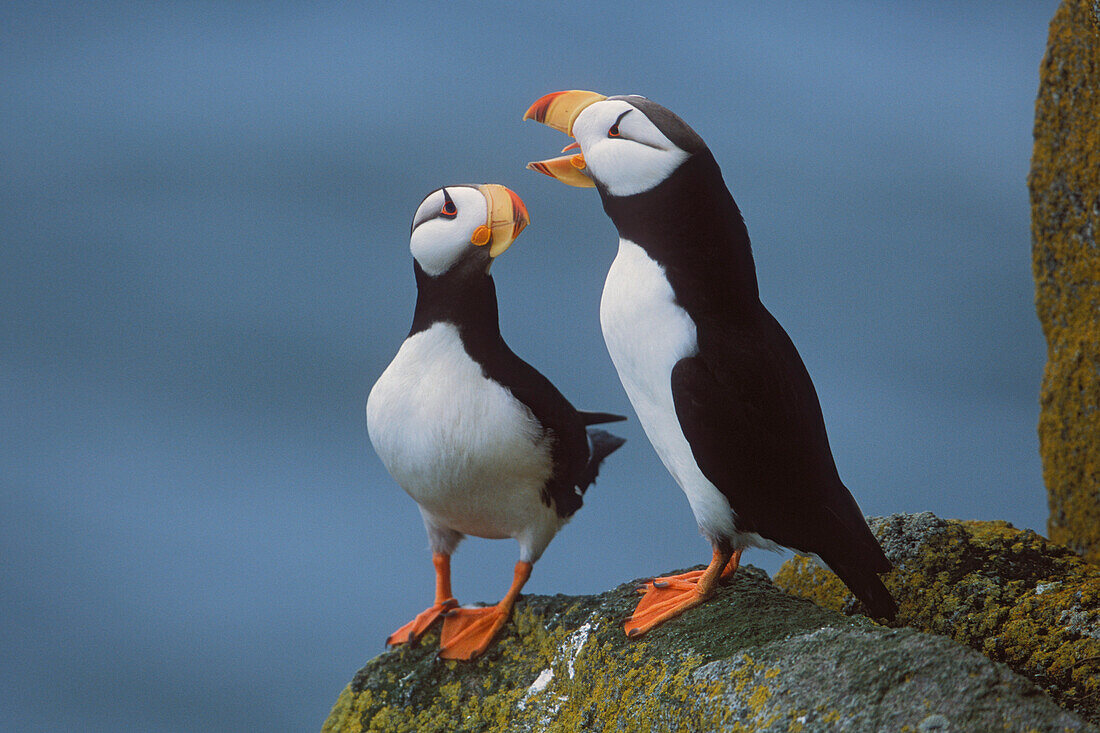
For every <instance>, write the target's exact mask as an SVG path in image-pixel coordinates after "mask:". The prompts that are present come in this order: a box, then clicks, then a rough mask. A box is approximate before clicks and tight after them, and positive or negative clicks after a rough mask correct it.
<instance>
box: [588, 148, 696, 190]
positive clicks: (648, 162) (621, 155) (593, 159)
mask: <svg viewBox="0 0 1100 733" xmlns="http://www.w3.org/2000/svg"><path fill="white" fill-rule="evenodd" d="M687 157H688V154H687V153H685V152H684V151H683V150H680V149H679V148H676V147H671V149H666V150H658V149H656V148H652V147H649V146H648V145H642V144H641V143H636V142H632V141H629V140H612V139H608V140H601V141H599V142H597V143H595V144H594V145H592V146H590V148H589V149H587V150H585V151H584V159H585V161H586V162H587V163H588V170H589V173H590V174H591V175H592V176H593V177H594V178H595V179H596V180H598V181H599V182H600V183H602V184H603V185H604V186H605V187H606V188H607V190H608V192H609V193H610V194H611V195H613V196H633V195H634V194H637V193H642V192H643V191H648V190H649V189H651V188H653V187H654V186H656V185H657V184H658V183H660V182H661V181H663V180H665V179H666V178H668V177H669V175H671V174H672V172H673V171H674V170H676V169H677V168H679V167H680V164H681V163H683V162H684V160H686V159H687Z"/></svg>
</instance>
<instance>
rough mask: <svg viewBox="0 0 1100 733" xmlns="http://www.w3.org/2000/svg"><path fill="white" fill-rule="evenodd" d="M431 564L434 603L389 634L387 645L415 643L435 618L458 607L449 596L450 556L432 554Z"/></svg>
mask: <svg viewBox="0 0 1100 733" xmlns="http://www.w3.org/2000/svg"><path fill="white" fill-rule="evenodd" d="M432 564H433V565H435V603H434V604H433V605H431V606H429V607H428V608H427V609H425V610H424V611H421V612H420V613H419V614H417V616H416V618H414V619H413V620H412V621H410V622H409V623H407V624H405V625H404V626H402V627H401V628H400V629H398V630H397V631H395V632H393V633H392V634H390V635H389V637H388V638H387V639H386V643H387V644H390V645H393V646H396V645H398V644H407V643H409V642H412V641H416V640H417V639H419V638H420V636H421V635H422V634H423V633H424V632H425V631H427V630H428V627H429V626H431V625H432V624H433V623H435V620H436V619H437V618H439V617H440V616H441V615H442V614H443V613H444V612H446V611H448V610H450V609H452V608H454V607H455V606H457V605H458V601H456V600H455V598H454V596H453V595H452V594H451V556H450V555H444V554H443V553H441V552H436V553H434V554H432Z"/></svg>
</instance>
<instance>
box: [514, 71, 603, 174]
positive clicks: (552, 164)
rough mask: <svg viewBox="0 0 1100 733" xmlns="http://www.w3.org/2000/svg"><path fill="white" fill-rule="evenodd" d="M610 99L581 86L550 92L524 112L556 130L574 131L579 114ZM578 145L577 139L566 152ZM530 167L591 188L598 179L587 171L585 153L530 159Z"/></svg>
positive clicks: (567, 132) (569, 132)
mask: <svg viewBox="0 0 1100 733" xmlns="http://www.w3.org/2000/svg"><path fill="white" fill-rule="evenodd" d="M604 99H607V97H605V96H604V95H602V94H597V93H596V92H586V91H584V90H582V89H573V90H570V91H567V92H551V93H550V94H547V95H546V96H544V97H541V98H540V99H539V100H538V101H536V102H535V103H534V104H532V105H531V106H530V107H529V108H528V109H527V112H526V113H525V114H524V115H523V119H525V120H534V121H535V122H541V123H542V124H544V125H547V126H548V127H553V128H554V129H555V130H560V131H561V132H564V133H565V134H566V135H569V136H572V135H573V123H574V122H575V121H576V119H577V116H578V115H580V113H581V112H582V111H583V110H584V108H585V107H588V106H589V105H591V104H595V103H596V102H600V101H603V100H604ZM575 147H579V146H578V145H577V143H576V142H574V143H572V144H571V145H567V146H566V147H565V150H562V152H563V153H565V152H568V151H569V150H572V149H574V148H575ZM527 167H528V168H529V169H531V170H533V171H538V172H539V173H544V174H546V175H548V176H550V177H551V178H556V179H558V180H559V181H561V182H562V183H564V184H566V185H569V186H579V187H582V188H591V187H593V186H595V185H596V184H595V182H594V181H593V180H592V178H591V176H589V175H588V174H587V173H585V168H586V167H587V165H586V163H585V162H584V155H582V154H581V153H577V154H576V155H563V156H560V157H557V158H550V159H548V160H539V161H535V162H533V163H528V164H527Z"/></svg>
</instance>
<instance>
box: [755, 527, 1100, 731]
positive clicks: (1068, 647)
mask: <svg viewBox="0 0 1100 733" xmlns="http://www.w3.org/2000/svg"><path fill="white" fill-rule="evenodd" d="M869 522H870V524H871V529H872V530H873V531H874V533H875V536H877V537H878V539H879V542H880V543H881V544H882V548H883V549H884V550H885V551H886V555H887V557H889V558H890V560H891V562H893V563H894V570H893V571H892V572H891V573H889V574H888V575H886V576H884V577H883V581H884V582H885V583H886V586H887V587H888V588H889V589H890V592H891V593H893V594H894V598H896V599H897V601H898V606H899V613H898V619H897V622H898V623H899V624H904V625H905V626H909V627H912V628H914V629H919V630H921V631H930V632H933V633H936V634H943V635H944V636H949V637H951V638H952V639H954V640H955V641H958V642H960V643H962V644H965V645H967V646H969V647H971V648H973V649H976V650H978V651H980V652H982V653H983V654H985V655H986V656H988V657H989V658H990V659H993V660H995V661H998V662H1004V663H1005V664H1007V665H1008V666H1009V667H1011V668H1012V669H1013V670H1015V671H1016V672H1019V673H1020V674H1022V675H1024V676H1026V677H1028V678H1029V679H1030V680H1031V681H1032V682H1034V683H1035V684H1037V685H1038V686H1039V687H1041V688H1043V689H1044V690H1045V691H1046V692H1047V693H1049V694H1050V696H1051V697H1053V698H1054V699H1055V700H1057V701H1058V702H1059V703H1060V704H1061V705H1063V706H1065V707H1067V708H1069V709H1071V710H1074V711H1076V712H1077V713H1079V714H1080V715H1081V716H1082V717H1084V718H1086V719H1087V720H1091V721H1092V722H1093V723H1100V567H1097V566H1096V565H1093V564H1091V563H1088V562H1085V561H1084V560H1082V559H1081V557H1080V556H1078V555H1076V554H1075V553H1073V552H1072V551H1071V550H1069V549H1067V548H1065V547H1062V546H1060V545H1055V544H1053V543H1051V542H1050V541H1048V540H1046V539H1045V538H1043V537H1042V536H1040V535H1038V534H1036V533H1035V532H1032V531H1030V530H1019V529H1015V528H1014V527H1013V526H1012V525H1011V524H1009V523H1007V522H959V521H950V520H944V519H940V518H939V517H937V516H935V515H934V514H929V513H927V512H925V513H922V514H895V515H893V516H890V517H885V518H871V519H870V520H869ZM775 582H776V584H777V585H778V586H779V587H780V588H782V589H784V590H786V591H787V592H789V593H793V594H795V595H799V596H802V597H805V598H809V599H811V600H813V601H815V602H816V603H818V604H820V605H821V606H824V607H826V608H830V609H834V610H837V611H841V612H843V613H853V612H854V611H855V609H856V606H857V601H856V600H855V598H853V597H852V596H851V594H849V593H848V590H847V589H846V588H845V587H844V585H843V584H842V583H841V582H840V581H839V580H838V579H837V577H836V576H835V575H833V574H832V573H830V572H829V571H827V570H824V569H823V568H821V567H820V566H818V565H817V564H816V563H814V562H813V561H812V560H810V559H808V558H795V559H794V560H790V561H788V562H787V563H785V564H784V565H783V567H782V568H780V570H779V572H778V573H776V576H775Z"/></svg>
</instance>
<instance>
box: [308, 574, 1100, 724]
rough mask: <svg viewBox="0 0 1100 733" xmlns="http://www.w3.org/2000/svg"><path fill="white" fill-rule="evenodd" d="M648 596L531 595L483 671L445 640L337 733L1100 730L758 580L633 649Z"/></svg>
mask: <svg viewBox="0 0 1100 733" xmlns="http://www.w3.org/2000/svg"><path fill="white" fill-rule="evenodd" d="M636 585H637V583H627V584H625V585H622V586H619V587H618V588H615V589H613V590H611V591H608V592H606V593H603V594H600V595H596V596H579V597H570V596H560V595H559V596H526V597H524V598H522V599H521V600H520V602H519V603H518V604H517V607H516V611H515V613H514V615H513V619H512V621H511V622H510V623H509V625H508V626H507V627H506V629H505V630H504V632H503V633H502V635H501V636H500V638H499V639H498V640H497V642H496V644H495V645H494V646H493V647H492V648H490V650H489V652H488V653H487V654H486V655H485V656H484V657H483V658H481V659H479V660H477V661H474V662H468V663H460V662H448V661H441V660H439V659H437V658H436V656H435V648H436V646H437V645H438V634H437V633H435V632H430V633H429V634H428V635H426V636H425V638H424V639H423V640H422V643H421V644H420V645H418V646H415V647H408V648H400V649H397V650H394V651H388V652H385V653H383V654H381V655H380V656H378V657H376V658H375V659H373V660H371V661H370V662H368V663H367V665H366V666H365V667H364V668H363V669H362V670H360V672H359V673H358V674H357V675H356V676H355V678H354V679H353V680H352V682H351V684H349V685H348V687H347V688H346V689H345V690H344V691H343V693H342V694H341V695H340V697H339V699H338V700H337V702H336V705H335V706H334V707H333V710H332V713H331V714H330V716H329V719H328V720H327V721H326V722H325V724H324V728H323V730H324V731H326V732H335V731H363V730H386V731H391V730H392V731H418V732H425V733H427V732H430V731H542V730H548V731H570V732H572V731H681V730H689V731H696V730H698V731H747V730H769V731H800V730H801V731H818V730H853V731H862V730H868V731H878V730H882V731H900V730H911V731H918V730H937V731H947V730H955V731H960V730H998V731H1005V730H1007V731H1033V730H1037V731H1097V730H1098V729H1097V728H1095V727H1093V726H1091V725H1090V724H1089V723H1087V722H1086V721H1084V720H1082V719H1081V718H1079V717H1077V716H1076V715H1075V714H1073V713H1071V712H1068V711H1066V710H1064V709H1062V708H1060V707H1058V705H1057V704H1055V703H1054V702H1053V700H1051V699H1050V698H1049V697H1047V696H1046V695H1045V694H1043V693H1042V692H1041V691H1040V690H1039V689H1038V688H1036V687H1035V686H1034V685H1032V683H1030V682H1029V681H1027V680H1026V679H1024V678H1022V677H1020V676H1018V675H1016V674H1015V673H1013V672H1012V671H1011V670H1009V669H1008V668H1007V667H1004V666H1002V665H1000V664H998V663H996V662H993V661H990V660H989V659H987V658H986V657H984V656H982V655H981V654H979V653H977V652H974V651H973V650H970V649H968V648H966V647H964V646H962V645H960V644H957V643H956V642H953V641H951V640H949V639H946V638H944V637H939V636H932V635H927V634H921V633H919V632H915V631H912V630H907V629H903V630H894V629H889V628H885V627H881V626H877V625H876V624H874V623H873V622H871V621H869V620H867V619H865V618H863V617H859V616H855V617H852V616H845V615H843V614H840V613H837V612H834V611H830V610H827V609H824V608H821V607H819V606H817V605H815V604H813V603H811V602H809V601H806V600H803V599H800V598H795V597H793V596H790V595H788V594H786V593H784V592H782V591H780V590H779V589H778V588H777V587H776V586H774V585H773V584H772V582H771V581H770V580H769V579H768V577H767V575H766V574H765V573H763V572H762V571H760V570H758V569H755V568H752V567H751V566H750V567H746V568H742V570H741V571H739V572H738V574H737V575H736V576H735V577H734V578H733V579H732V580H731V581H730V582H728V583H727V584H726V585H725V586H723V587H722V588H720V589H719V591H718V592H717V593H716V594H715V596H714V597H713V598H712V599H710V600H709V601H708V602H707V603H706V604H704V605H702V606H700V607H698V608H695V609H692V610H691V611H689V612H688V613H686V614H685V615H684V616H682V617H680V618H678V619H675V620H673V621H670V622H669V623H667V624H665V625H664V626H662V627H659V628H657V629H655V630H654V631H652V632H650V633H649V634H647V635H645V636H643V637H641V638H640V639H627V638H626V636H625V634H624V633H623V629H622V620H623V619H624V618H625V617H626V616H627V615H629V613H630V612H631V610H632V609H633V607H634V605H635V603H636V602H637V598H638V596H637V594H636V593H635V590H634V589H635V587H636Z"/></svg>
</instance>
